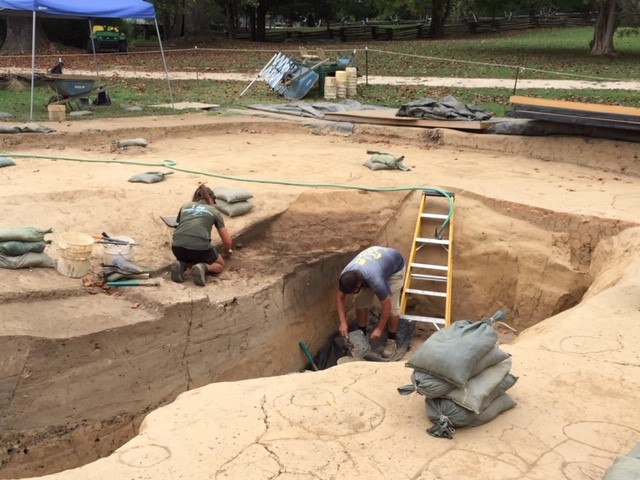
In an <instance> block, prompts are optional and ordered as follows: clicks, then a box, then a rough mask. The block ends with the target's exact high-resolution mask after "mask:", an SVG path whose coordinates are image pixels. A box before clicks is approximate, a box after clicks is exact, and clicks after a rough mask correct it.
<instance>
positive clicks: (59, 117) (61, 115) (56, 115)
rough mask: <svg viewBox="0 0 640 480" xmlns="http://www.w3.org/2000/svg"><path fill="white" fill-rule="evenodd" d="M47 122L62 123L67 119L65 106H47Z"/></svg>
mask: <svg viewBox="0 0 640 480" xmlns="http://www.w3.org/2000/svg"><path fill="white" fill-rule="evenodd" d="M47 110H49V120H54V121H58V122H62V121H63V120H65V119H66V118H67V107H66V106H65V105H49V106H47Z"/></svg>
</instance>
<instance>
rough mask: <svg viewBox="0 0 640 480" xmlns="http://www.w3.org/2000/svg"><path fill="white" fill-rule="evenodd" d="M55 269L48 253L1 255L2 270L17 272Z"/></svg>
mask: <svg viewBox="0 0 640 480" xmlns="http://www.w3.org/2000/svg"><path fill="white" fill-rule="evenodd" d="M36 267H44V268H53V262H52V260H51V257H49V255H47V254H46V253H34V252H28V253H25V254H24V255H19V256H8V255H0V268H8V269H11V270H16V269H19V268H36Z"/></svg>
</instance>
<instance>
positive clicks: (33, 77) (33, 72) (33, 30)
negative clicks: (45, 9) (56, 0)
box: [29, 10, 36, 120]
mask: <svg viewBox="0 0 640 480" xmlns="http://www.w3.org/2000/svg"><path fill="white" fill-rule="evenodd" d="M32 18H33V22H32V23H33V25H32V27H31V106H30V109H29V120H33V96H34V90H35V86H36V11H35V10H34V11H33V17H32Z"/></svg>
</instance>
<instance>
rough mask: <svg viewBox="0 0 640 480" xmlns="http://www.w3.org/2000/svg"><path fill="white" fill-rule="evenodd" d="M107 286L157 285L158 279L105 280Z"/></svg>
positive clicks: (158, 284) (158, 283)
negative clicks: (150, 280) (148, 280)
mask: <svg viewBox="0 0 640 480" xmlns="http://www.w3.org/2000/svg"><path fill="white" fill-rule="evenodd" d="M107 286H108V287H159V286H160V282H159V281H157V280H156V281H153V282H145V281H141V280H114V281H112V282H107Z"/></svg>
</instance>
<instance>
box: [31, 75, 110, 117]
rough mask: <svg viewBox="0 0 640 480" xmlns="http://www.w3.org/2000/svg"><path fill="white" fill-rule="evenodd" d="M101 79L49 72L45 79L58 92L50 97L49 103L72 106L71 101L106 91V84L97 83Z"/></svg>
mask: <svg viewBox="0 0 640 480" xmlns="http://www.w3.org/2000/svg"><path fill="white" fill-rule="evenodd" d="M99 80H100V77H91V76H79V75H66V74H53V73H48V74H46V75H45V76H44V81H45V83H46V84H47V85H49V87H51V89H52V90H53V91H54V92H56V94H55V95H53V96H52V97H50V98H49V101H48V102H47V105H69V108H71V105H70V103H69V102H70V101H76V100H79V99H80V98H84V97H87V96H88V95H90V94H92V93H100V92H104V91H105V87H104V85H102V86H98V87H96V85H95V83H96V82H97V81H99Z"/></svg>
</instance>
